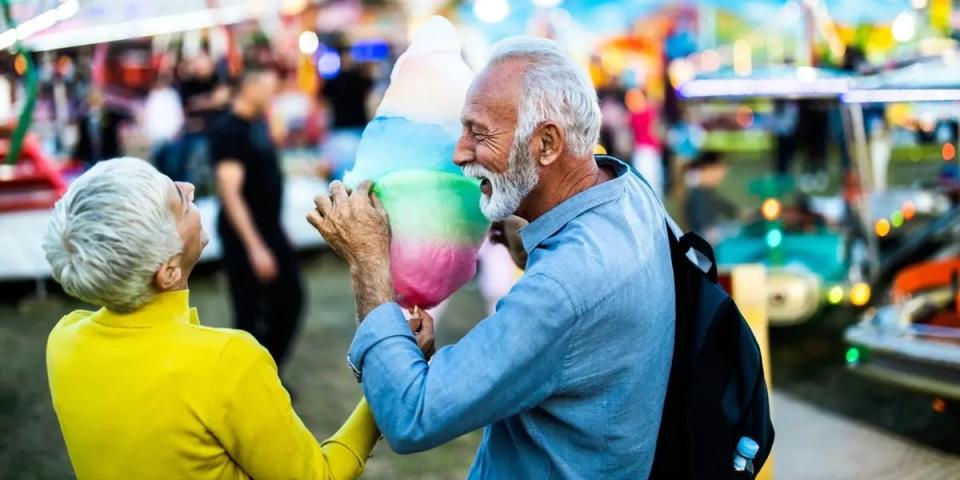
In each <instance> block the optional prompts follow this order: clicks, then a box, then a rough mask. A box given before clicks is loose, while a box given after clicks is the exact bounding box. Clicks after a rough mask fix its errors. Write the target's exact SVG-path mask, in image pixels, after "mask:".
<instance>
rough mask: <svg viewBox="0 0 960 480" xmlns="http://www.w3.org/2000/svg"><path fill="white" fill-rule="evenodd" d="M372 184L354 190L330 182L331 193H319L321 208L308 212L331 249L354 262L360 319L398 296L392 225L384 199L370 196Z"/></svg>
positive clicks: (311, 221) (352, 264)
mask: <svg viewBox="0 0 960 480" xmlns="http://www.w3.org/2000/svg"><path fill="white" fill-rule="evenodd" d="M372 186H373V184H372V183H371V182H370V181H364V182H361V183H360V185H357V189H356V190H354V191H353V192H352V193H351V192H350V191H349V190H348V189H347V187H345V186H344V185H343V183H342V182H339V181H335V182H333V183H331V184H330V196H329V197H328V196H326V195H320V196H317V198H316V199H315V200H314V203H315V204H316V206H317V209H316V210H314V211H312V212H310V213H309V214H307V221H309V222H310V224H311V225H313V226H314V227H315V228H316V229H317V231H318V232H320V235H322V236H323V239H324V240H326V241H327V244H328V245H330V248H332V249H333V251H335V252H337V254H338V255H340V256H341V257H343V259H344V260H346V261H347V263H349V264H350V273H351V274H352V277H353V293H354V295H355V297H356V301H357V321H358V322H359V321H362V320H363V319H364V318H366V316H367V314H368V313H370V311H371V310H373V309H374V308H377V307H378V306H380V305H382V304H384V303H386V302H391V301H393V299H394V296H395V295H394V291H393V284H392V282H391V280H390V224H389V223H388V222H387V212H386V210H384V209H383V205H382V204H380V200H378V199H377V198H376V197H371V195H370V188H371V187H372Z"/></svg>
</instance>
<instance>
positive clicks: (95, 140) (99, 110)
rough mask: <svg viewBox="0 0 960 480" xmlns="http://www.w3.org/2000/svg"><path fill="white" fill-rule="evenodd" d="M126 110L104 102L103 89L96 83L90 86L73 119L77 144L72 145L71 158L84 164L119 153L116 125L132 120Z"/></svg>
mask: <svg viewBox="0 0 960 480" xmlns="http://www.w3.org/2000/svg"><path fill="white" fill-rule="evenodd" d="M132 120H133V118H132V117H131V115H130V114H129V113H127V112H126V111H124V110H122V109H119V108H115V107H112V106H108V105H107V104H106V101H105V99H104V96H103V90H102V89H101V88H100V87H98V86H93V87H91V88H90V92H89V94H88V95H87V106H86V109H85V110H84V111H83V112H82V113H81V114H80V117H79V118H78V119H77V134H78V135H77V144H76V145H75V146H74V148H73V158H74V160H76V161H79V162H81V163H83V164H85V165H87V166H90V165H93V164H95V163H97V162H99V161H101V160H106V159H108V158H114V157H117V156H120V155H121V154H122V153H123V145H121V142H120V125H121V124H122V123H124V122H129V121H132Z"/></svg>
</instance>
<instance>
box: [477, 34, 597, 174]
mask: <svg viewBox="0 0 960 480" xmlns="http://www.w3.org/2000/svg"><path fill="white" fill-rule="evenodd" d="M512 59H519V60H522V61H526V62H528V63H529V66H528V67H527V68H526V70H525V71H524V78H523V97H522V98H521V100H520V105H519V112H518V120H517V132H516V135H517V138H518V139H523V140H527V139H528V138H529V136H530V135H531V134H532V133H533V131H534V130H536V129H537V127H539V126H540V125H542V124H543V123H544V122H548V121H549V122H556V123H557V124H558V125H559V126H560V128H562V129H563V131H564V133H565V134H566V146H567V148H568V149H570V152H571V153H573V154H574V155H576V156H587V155H592V154H593V151H594V147H595V146H596V144H597V139H598V138H599V135H600V105H599V104H598V102H597V91H596V89H594V88H593V84H592V83H590V77H589V76H587V72H586V71H584V69H583V68H581V67H580V66H579V65H577V64H576V62H574V61H573V59H571V58H570V57H569V56H568V55H567V54H566V53H564V52H563V50H561V49H560V47H559V46H558V45H557V43H556V42H554V41H552V40H546V39H543V38H534V37H524V36H520V37H511V38H508V39H506V40H502V41H500V42H498V43H497V44H496V45H494V47H493V55H492V56H491V57H490V62H489V65H491V66H492V65H495V64H497V63H501V62H503V61H506V60H512Z"/></svg>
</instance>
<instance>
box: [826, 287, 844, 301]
mask: <svg viewBox="0 0 960 480" xmlns="http://www.w3.org/2000/svg"><path fill="white" fill-rule="evenodd" d="M827 301H828V302H830V304H831V305H839V304H840V302H842V301H843V287H841V286H839V285H837V286H835V287H833V288H831V289H830V291H829V292H827Z"/></svg>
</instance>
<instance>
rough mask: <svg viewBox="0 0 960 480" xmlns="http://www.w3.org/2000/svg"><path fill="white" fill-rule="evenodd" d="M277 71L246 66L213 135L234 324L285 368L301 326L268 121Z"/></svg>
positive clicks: (297, 277) (299, 286)
mask: <svg viewBox="0 0 960 480" xmlns="http://www.w3.org/2000/svg"><path fill="white" fill-rule="evenodd" d="M277 82H278V80H277V74H276V72H275V71H273V70H272V69H269V68H264V67H258V66H248V67H247V68H246V69H245V70H244V71H243V73H242V74H241V77H240V79H239V84H238V85H237V89H238V90H237V93H236V98H234V100H233V103H232V105H231V106H230V109H229V110H228V111H227V112H226V113H224V114H223V115H222V116H221V117H220V118H219V119H218V120H217V122H216V123H215V124H214V125H213V127H212V129H211V131H210V155H211V159H212V161H213V164H214V169H215V172H216V178H217V190H218V192H219V196H220V216H219V219H218V222H217V231H218V232H219V233H220V239H221V243H222V245H223V261H224V266H225V270H226V273H227V279H228V281H229V283H230V293H231V297H232V299H233V315H234V325H235V326H236V327H237V328H240V329H242V330H246V331H248V332H250V333H252V334H253V336H254V337H256V339H257V340H259V341H260V343H262V344H263V346H265V347H267V350H269V351H270V353H271V354H272V355H273V359H274V360H275V361H276V362H277V365H279V366H280V367H281V368H282V367H283V364H284V361H285V360H286V358H287V354H288V353H289V351H290V345H291V343H292V341H293V338H294V334H295V333H296V331H297V327H298V325H299V323H300V315H301V310H302V305H303V281H302V279H301V272H300V261H299V259H298V258H297V253H296V251H295V250H294V248H293V246H292V245H291V244H290V240H289V239H288V238H287V235H286V233H285V232H284V231H283V227H282V226H281V225H280V216H281V211H282V207H283V205H282V201H283V173H282V171H281V167H280V158H279V157H278V155H277V148H276V146H275V144H274V141H273V139H272V138H271V135H270V130H269V127H268V124H267V121H266V118H265V114H266V109H267V107H268V106H269V105H270V104H271V102H272V100H273V98H274V95H275V94H276V90H277Z"/></svg>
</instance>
